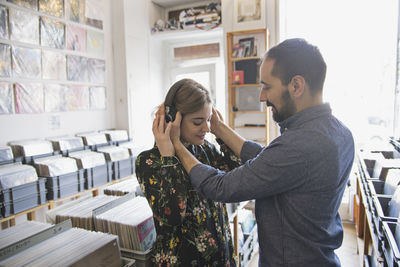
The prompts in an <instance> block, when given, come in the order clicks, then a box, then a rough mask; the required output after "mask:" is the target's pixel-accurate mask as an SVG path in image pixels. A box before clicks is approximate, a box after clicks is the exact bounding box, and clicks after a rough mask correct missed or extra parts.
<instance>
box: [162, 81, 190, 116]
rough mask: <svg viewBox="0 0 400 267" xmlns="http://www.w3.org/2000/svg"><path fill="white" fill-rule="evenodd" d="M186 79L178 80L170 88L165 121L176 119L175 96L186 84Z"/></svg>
mask: <svg viewBox="0 0 400 267" xmlns="http://www.w3.org/2000/svg"><path fill="white" fill-rule="evenodd" d="M185 82H186V80H185V79H183V80H180V81H177V82H176V83H174V84H173V85H172V87H171V88H170V89H169V91H168V94H167V96H166V97H165V102H164V105H165V121H166V122H170V121H171V122H172V121H174V120H175V116H176V112H177V110H176V108H175V106H174V105H173V102H174V98H175V94H176V92H177V91H178V90H179V88H181V87H182V86H183V85H184V84H185Z"/></svg>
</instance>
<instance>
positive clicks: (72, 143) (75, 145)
mask: <svg viewBox="0 0 400 267" xmlns="http://www.w3.org/2000/svg"><path fill="white" fill-rule="evenodd" d="M48 140H49V141H50V142H51V143H52V145H53V149H54V151H55V152H58V153H60V154H62V155H63V156H68V155H69V153H71V152H75V151H81V150H84V149H88V147H87V146H84V144H83V140H82V138H81V137H77V136H62V137H51V138H48Z"/></svg>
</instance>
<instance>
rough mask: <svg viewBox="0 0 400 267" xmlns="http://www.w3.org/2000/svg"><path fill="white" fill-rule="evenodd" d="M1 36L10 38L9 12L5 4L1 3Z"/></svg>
mask: <svg viewBox="0 0 400 267" xmlns="http://www.w3.org/2000/svg"><path fill="white" fill-rule="evenodd" d="M0 38H3V39H8V13H7V7H5V6H3V5H0Z"/></svg>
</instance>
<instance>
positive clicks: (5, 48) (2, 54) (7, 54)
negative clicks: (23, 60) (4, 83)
mask: <svg viewBox="0 0 400 267" xmlns="http://www.w3.org/2000/svg"><path fill="white" fill-rule="evenodd" d="M10 76H11V47H10V46H9V45H8V44H1V43H0V77H10Z"/></svg>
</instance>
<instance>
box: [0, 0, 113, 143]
mask: <svg viewBox="0 0 400 267" xmlns="http://www.w3.org/2000/svg"><path fill="white" fill-rule="evenodd" d="M110 7H111V0H104V23H103V25H104V29H103V31H104V50H105V60H106V72H107V77H106V87H107V91H106V94H107V109H106V110H88V111H74V112H59V113H41V114H11V115H0V128H1V133H0V145H4V144H6V143H7V142H9V141H12V140H22V139H31V138H45V137H51V136H59V135H65V134H75V133H78V132H84V131H93V130H103V129H108V128H113V127H115V125H116V124H115V104H114V85H113V82H114V80H113V73H112V70H113V59H112V48H111V39H112V32H111V12H110ZM52 120H55V121H59V128H57V129H53V128H52V125H51V123H50V122H51V121H52Z"/></svg>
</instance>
